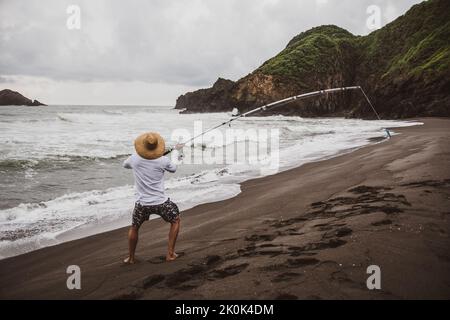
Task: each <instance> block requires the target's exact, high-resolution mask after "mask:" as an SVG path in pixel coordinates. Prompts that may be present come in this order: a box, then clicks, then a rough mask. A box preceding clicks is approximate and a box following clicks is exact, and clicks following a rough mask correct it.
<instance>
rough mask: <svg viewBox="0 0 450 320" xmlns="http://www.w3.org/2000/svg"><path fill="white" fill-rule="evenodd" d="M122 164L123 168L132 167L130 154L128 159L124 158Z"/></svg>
mask: <svg viewBox="0 0 450 320" xmlns="http://www.w3.org/2000/svg"><path fill="white" fill-rule="evenodd" d="M122 165H123V167H124V168H125V169H133V167H132V166H131V156H129V157H128V159H127V160H125V161H124V162H123V164H122Z"/></svg>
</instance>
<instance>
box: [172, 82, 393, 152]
mask: <svg viewBox="0 0 450 320" xmlns="http://www.w3.org/2000/svg"><path fill="white" fill-rule="evenodd" d="M348 90H360V91H361V92H362V94H363V96H364V98H365V99H366V101H367V102H368V104H369V106H370V107H371V109H372V110H373V112H374V114H375V116H376V117H377V118H378V120H381V118H380V115H379V114H378V112H377V111H376V109H375V107H374V106H373V104H372V102H371V101H370V99H369V97H368V96H367V94H366V93H365V92H364V90H363V88H362V87H361V86H353V87H341V88H331V89H323V90H318V91H312V92H307V93H303V94H300V95H296V96H292V97H289V98H285V99H282V100H278V101H275V102H271V103H268V104H265V105H263V106H261V107H258V108H255V109H252V110H250V111H247V112H244V113H241V114H239V115H237V116H234V117H233V118H231V119H230V120H227V121H225V122H222V123H220V124H218V125H215V126H213V127H211V128H209V129H207V130H205V131H203V132H202V133H200V134H198V135H196V136H194V137H193V138H191V139H189V140H186V141H185V142H183V143H180V144H179V145H180V146H185V145H186V144H187V143H189V142H192V141H194V140H195V139H197V138H199V137H201V136H203V135H205V134H206V133H208V132H210V131H213V130H215V129H218V128H220V127H221V126H224V125H227V124H228V125H230V124H231V123H232V122H233V121H236V120H238V119H241V118H245V117H247V116H248V115H250V114H253V113H256V112H258V111H266V110H269V109H272V108H275V107H280V106H282V105H285V104H288V103H290V102H293V101H297V100H303V99H306V98H311V97H315V96H319V95H323V94H328V93H335V92H343V91H348ZM384 130H385V132H386V134H387V137H388V138H390V137H391V133H390V132H389V130H388V129H387V128H384ZM174 149H175V148H171V149H169V150H168V151H166V152H165V153H164V155H166V154H169V153H170V152H172V151H173V150H174Z"/></svg>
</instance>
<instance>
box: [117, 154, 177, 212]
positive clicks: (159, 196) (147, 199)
mask: <svg viewBox="0 0 450 320" xmlns="http://www.w3.org/2000/svg"><path fill="white" fill-rule="evenodd" d="M123 167H124V168H127V169H133V174H134V181H135V187H136V202H138V203H140V204H142V205H157V204H161V203H164V202H165V201H166V200H167V196H166V194H165V193H164V171H169V172H172V173H173V172H175V171H176V170H177V166H176V165H175V164H173V163H172V162H171V161H170V159H169V158H168V157H166V156H162V157H159V158H157V159H153V160H147V159H144V158H142V157H140V156H139V155H138V154H136V153H134V154H132V155H131V156H130V157H129V158H128V159H127V160H125V161H124V162H123Z"/></svg>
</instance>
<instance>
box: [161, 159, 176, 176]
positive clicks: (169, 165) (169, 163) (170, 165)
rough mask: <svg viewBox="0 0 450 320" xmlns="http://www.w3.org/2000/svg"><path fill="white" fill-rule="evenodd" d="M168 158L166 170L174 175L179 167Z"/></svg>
mask: <svg viewBox="0 0 450 320" xmlns="http://www.w3.org/2000/svg"><path fill="white" fill-rule="evenodd" d="M165 158H166V162H165V165H164V170H166V171H169V172H171V173H174V172H175V171H177V165H176V164H174V163H173V162H172V161H170V159H169V158H168V157H165Z"/></svg>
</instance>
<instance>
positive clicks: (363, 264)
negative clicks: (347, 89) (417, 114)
mask: <svg viewBox="0 0 450 320" xmlns="http://www.w3.org/2000/svg"><path fill="white" fill-rule="evenodd" d="M419 120H420V121H423V122H424V125H423V126H414V127H408V128H402V129H396V131H397V132H400V133H402V134H401V135H397V136H394V137H393V138H392V139H390V140H389V141H386V142H384V143H380V144H375V145H371V146H368V147H364V148H362V149H359V150H357V151H355V152H352V153H349V154H346V155H343V156H339V157H336V158H333V159H329V160H324V161H320V162H315V163H309V164H306V165H304V166H301V167H299V168H296V169H292V170H289V171H286V172H282V173H280V174H277V175H273V176H269V177H265V178H260V179H255V180H251V181H247V182H245V183H243V184H242V193H241V194H239V195H238V196H237V197H235V198H232V199H229V200H225V201H220V202H216V203H211V204H205V205H200V206H197V207H195V208H193V209H190V210H187V211H185V212H183V217H182V229H181V233H180V236H179V242H178V247H177V249H178V250H177V251H178V252H179V253H182V254H181V255H180V257H179V258H178V259H177V260H176V261H174V262H171V263H167V262H164V254H165V250H166V245H167V240H166V237H167V232H168V226H167V225H166V224H165V223H164V222H163V221H161V220H160V219H157V220H152V221H150V222H147V223H145V224H144V225H143V227H142V229H141V234H140V239H139V245H138V250H137V256H138V258H139V259H140V263H138V264H136V265H131V266H126V265H123V264H122V259H123V258H124V257H125V256H126V253H127V242H126V229H125V228H123V229H119V230H115V231H111V232H107V233H103V234H98V235H95V236H91V237H88V238H84V239H80V240H76V241H71V242H67V243H64V244H61V245H57V246H54V247H48V248H44V249H41V250H37V251H34V252H31V253H28V254H24V255H21V256H17V257H13V258H8V259H4V260H2V261H0V271H1V272H0V297H1V298H2V299H42V298H49V299H58V298H61V299H79V298H81V299H248V298H251V299H419V298H425V299H431V298H437V299H449V298H450V272H449V271H450V250H449V249H450V240H449V232H450V222H449V218H450V169H449V163H450V120H449V119H440V118H425V119H419ZM69 265H79V266H80V268H81V272H82V274H81V286H82V289H81V290H68V289H67V287H66V279H67V276H68V275H67V274H66V268H67V266H69ZM369 265H378V266H379V267H380V269H381V290H368V289H367V287H366V279H367V277H368V274H367V273H366V268H367V266H369Z"/></svg>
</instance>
